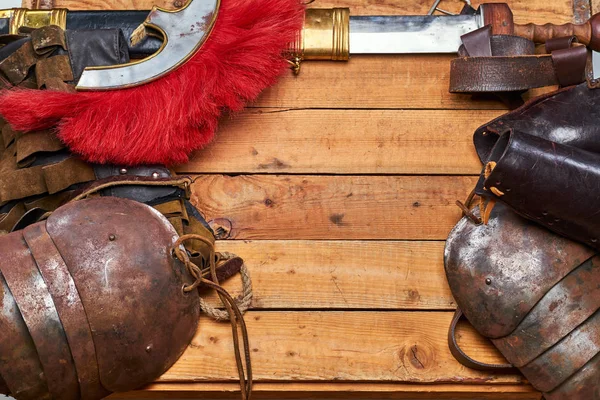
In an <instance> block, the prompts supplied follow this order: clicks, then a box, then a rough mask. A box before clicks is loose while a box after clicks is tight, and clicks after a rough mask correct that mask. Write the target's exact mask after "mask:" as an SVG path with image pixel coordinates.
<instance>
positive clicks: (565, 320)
mask: <svg viewBox="0 0 600 400" xmlns="http://www.w3.org/2000/svg"><path fill="white" fill-rule="evenodd" d="M599 306H600V256H596V257H594V258H592V259H590V260H588V261H586V262H585V263H583V264H582V265H581V266H579V267H578V268H577V269H576V270H575V271H573V272H571V273H570V274H569V275H568V276H567V277H566V278H564V279H563V280H562V281H560V282H559V283H558V284H557V285H556V286H554V287H553V288H552V289H551V290H550V291H549V292H548V293H547V294H546V295H545V296H544V297H543V298H542V299H541V300H540V301H539V303H538V304H536V306H535V307H534V308H533V309H532V311H531V312H530V313H529V314H528V315H527V317H525V319H524V320H523V321H522V322H521V324H520V325H519V326H518V327H517V329H516V330H515V331H514V332H513V333H512V334H510V335H509V336H506V337H504V338H501V339H494V340H492V342H493V343H494V344H495V345H496V347H498V349H499V350H500V352H501V353H502V355H504V357H506V359H507V360H508V361H509V362H510V363H511V364H513V365H515V366H516V367H519V368H521V367H523V366H525V365H527V364H529V363H530V362H531V361H532V360H534V359H535V358H536V357H538V356H539V355H540V354H542V353H543V352H544V351H546V350H548V349H549V348H550V347H552V346H554V345H555V344H556V343H558V342H559V341H560V340H561V339H562V338H564V337H565V336H566V335H568V334H569V333H571V332H572V331H573V329H575V328H576V327H577V326H579V325H580V324H582V323H583V322H584V321H585V320H586V319H588V318H589V317H590V316H591V315H592V314H594V313H595V312H596V311H597V310H598V308H599Z"/></svg>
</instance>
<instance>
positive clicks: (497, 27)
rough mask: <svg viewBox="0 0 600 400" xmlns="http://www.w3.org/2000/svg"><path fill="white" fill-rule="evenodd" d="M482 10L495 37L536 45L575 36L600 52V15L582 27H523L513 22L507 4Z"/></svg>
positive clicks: (525, 25)
mask: <svg viewBox="0 0 600 400" xmlns="http://www.w3.org/2000/svg"><path fill="white" fill-rule="evenodd" d="M480 8H481V10H480V12H481V14H482V15H483V22H484V25H491V26H492V33H493V34H495V35H516V36H521V37H524V38H526V39H529V40H531V41H533V42H535V43H546V42H547V41H548V40H550V39H554V38H558V37H568V36H575V37H577V40H578V41H579V43H582V44H584V45H586V46H588V47H589V48H590V49H592V50H595V51H600V13H599V14H596V15H594V16H592V18H590V19H589V21H587V22H585V23H583V24H580V25H576V24H563V25H556V24H545V25H536V24H523V25H521V24H515V23H514V22H513V14H512V12H511V10H510V8H509V7H508V5H507V4H504V3H487V4H482V5H481V7H480Z"/></svg>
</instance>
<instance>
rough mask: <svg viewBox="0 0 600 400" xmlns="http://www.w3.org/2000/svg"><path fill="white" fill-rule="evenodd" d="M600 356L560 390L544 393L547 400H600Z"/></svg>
mask: <svg viewBox="0 0 600 400" xmlns="http://www.w3.org/2000/svg"><path fill="white" fill-rule="evenodd" d="M598 374H600V354H598V355H597V356H596V357H594V359H593V360H592V361H590V362H589V363H587V364H586V365H585V367H583V368H582V369H581V370H580V371H579V372H577V373H576V374H575V375H573V376H572V377H570V378H569V380H568V381H566V382H565V383H564V384H562V385H561V386H560V387H559V388H557V389H555V390H553V391H552V392H550V393H544V398H545V399H546V400H565V399H568V400H592V399H598V398H600V380H599V379H598Z"/></svg>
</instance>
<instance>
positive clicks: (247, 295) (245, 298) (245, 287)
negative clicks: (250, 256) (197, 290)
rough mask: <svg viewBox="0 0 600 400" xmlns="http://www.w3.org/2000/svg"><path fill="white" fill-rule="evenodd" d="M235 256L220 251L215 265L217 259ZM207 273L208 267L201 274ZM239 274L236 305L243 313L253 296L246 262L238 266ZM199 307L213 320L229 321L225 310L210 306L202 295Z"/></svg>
mask: <svg viewBox="0 0 600 400" xmlns="http://www.w3.org/2000/svg"><path fill="white" fill-rule="evenodd" d="M235 257H237V256H236V255H235V254H231V253H220V254H219V257H218V258H219V260H218V261H217V265H218V263H219V261H222V260H230V259H232V258H235ZM217 269H218V267H217ZM208 274H210V268H209V271H207V272H203V273H202V276H204V277H206V276H207V275H208ZM240 275H241V277H242V294H241V295H240V296H239V297H237V298H236V305H237V306H238V308H239V309H240V312H241V313H242V314H245V313H246V311H248V309H249V308H250V304H252V297H253V296H254V293H253V291H252V278H250V272H249V271H248V267H246V264H242V266H241V268H240ZM200 309H202V311H203V312H204V313H205V314H206V315H208V316H209V317H211V318H213V319H214V320H215V321H229V320H230V319H231V317H230V315H229V313H228V312H227V311H226V310H220V309H218V308H217V307H213V306H211V305H210V304H208V303H207V302H206V301H205V300H204V299H203V298H202V297H201V298H200Z"/></svg>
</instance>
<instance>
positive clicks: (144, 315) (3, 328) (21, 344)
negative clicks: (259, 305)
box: [0, 197, 200, 400]
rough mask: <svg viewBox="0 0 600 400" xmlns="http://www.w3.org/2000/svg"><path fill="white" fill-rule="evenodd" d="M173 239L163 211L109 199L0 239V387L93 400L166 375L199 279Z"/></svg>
mask: <svg viewBox="0 0 600 400" xmlns="http://www.w3.org/2000/svg"><path fill="white" fill-rule="evenodd" d="M131 221H136V224H132V223H131ZM140 226H143V229H140ZM177 240H178V235H177V233H176V231H175V229H174V228H173V226H172V225H171V224H170V223H169V222H168V221H167V219H166V218H165V217H164V216H163V215H162V214H160V213H159V212H157V211H156V210H154V209H153V208H151V207H149V206H147V205H144V204H141V203H138V202H135V201H131V200H126V199H119V198H114V197H106V198H94V199H89V200H81V201H77V202H74V203H69V204H67V205H65V206H63V207H61V208H59V209H58V210H57V211H55V212H54V213H53V214H52V215H50V217H49V218H48V219H47V220H46V221H42V222H38V223H36V224H33V225H31V226H29V227H27V228H26V229H24V230H22V231H17V232H13V233H11V234H8V235H4V236H2V237H0V254H2V261H1V262H0V272H1V276H0V284H1V285H2V288H1V290H2V292H1V295H2V315H1V316H0V374H1V375H2V378H3V380H4V381H5V383H6V385H5V386H6V387H5V388H4V390H6V389H8V390H9V391H10V393H11V395H12V396H14V397H15V398H16V399H18V400H34V399H36V400H37V399H60V400H63V399H64V400H76V399H79V398H81V399H87V400H94V399H100V398H102V397H105V396H107V395H108V394H109V393H110V392H114V391H127V390H131V389H134V388H137V387H139V386H141V385H144V384H146V383H149V382H151V381H153V380H154V379H156V378H158V377H159V376H160V375H161V374H163V373H164V372H165V371H166V370H167V369H168V368H169V367H170V366H171V365H173V363H174V362H175V361H176V360H177V359H178V358H179V356H180V355H181V354H182V353H183V351H184V350H185V348H186V347H187V346H188V344H189V343H190V341H191V339H192V337H193V335H194V333H195V331H196V328H197V324H198V317H199V314H200V307H199V298H198V296H194V295H193V294H192V293H186V292H185V291H184V290H183V289H184V287H185V286H186V285H192V284H193V283H194V281H195V279H194V277H192V276H191V275H190V274H189V273H188V271H187V270H186V268H185V267H184V265H183V263H181V262H180V261H179V260H178V259H176V258H175V257H173V256H172V249H173V246H174V244H176V241H177Z"/></svg>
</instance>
